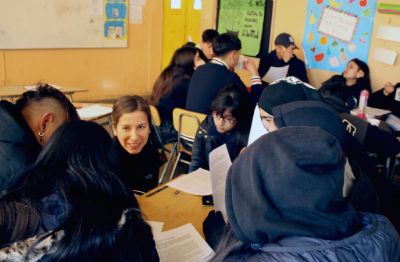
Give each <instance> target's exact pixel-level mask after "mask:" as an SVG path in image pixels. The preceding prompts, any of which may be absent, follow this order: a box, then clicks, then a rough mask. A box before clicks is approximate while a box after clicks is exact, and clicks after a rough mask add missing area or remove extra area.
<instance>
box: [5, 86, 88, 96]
mask: <svg viewBox="0 0 400 262" xmlns="http://www.w3.org/2000/svg"><path fill="white" fill-rule="evenodd" d="M26 91H29V90H27V89H26V88H25V86H6V87H2V88H0V97H2V98H3V97H4V98H12V97H18V96H20V95H22V94H23V93H25V92H26ZM60 91H61V92H63V93H65V94H73V93H76V92H85V91H89V90H88V89H86V88H79V87H64V86H63V87H62V88H61V89H60Z"/></svg>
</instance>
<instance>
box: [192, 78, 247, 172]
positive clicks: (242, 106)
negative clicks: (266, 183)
mask: <svg viewBox="0 0 400 262" xmlns="http://www.w3.org/2000/svg"><path fill="white" fill-rule="evenodd" d="M243 92H245V91H241V90H240V88H238V87H237V86H236V85H228V86H226V87H225V88H223V89H222V90H221V91H220V92H219V94H218V95H217V96H216V98H215V99H214V101H213V103H212V105H211V112H212V113H211V114H210V115H208V116H207V118H206V119H205V120H204V121H203V122H202V123H201V125H200V127H199V129H198V130H197V133H196V137H195V140H194V144H193V150H192V160H191V162H190V167H189V172H192V171H195V170H196V169H198V168H200V167H201V168H203V169H209V154H210V152H211V151H212V150H213V149H215V148H217V147H219V146H221V145H223V144H226V146H227V149H228V153H229V156H230V158H231V160H232V161H233V160H235V158H236V157H237V156H238V155H239V152H240V150H241V149H242V148H243V147H244V146H246V144H247V138H248V135H249V128H250V121H251V117H250V116H251V111H250V109H251V106H250V100H249V98H248V96H247V94H245V93H243Z"/></svg>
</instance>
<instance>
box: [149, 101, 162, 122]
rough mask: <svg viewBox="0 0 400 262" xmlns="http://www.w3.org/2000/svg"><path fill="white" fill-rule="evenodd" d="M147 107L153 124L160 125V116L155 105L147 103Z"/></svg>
mask: <svg viewBox="0 0 400 262" xmlns="http://www.w3.org/2000/svg"><path fill="white" fill-rule="evenodd" d="M149 107H150V113H151V119H152V121H153V124H154V125H155V126H160V125H161V117H160V113H159V112H158V109H157V107H155V106H153V105H149Z"/></svg>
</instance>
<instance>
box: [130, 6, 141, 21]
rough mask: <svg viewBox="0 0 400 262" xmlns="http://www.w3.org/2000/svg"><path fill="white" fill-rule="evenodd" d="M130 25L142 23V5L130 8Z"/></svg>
mask: <svg viewBox="0 0 400 262" xmlns="http://www.w3.org/2000/svg"><path fill="white" fill-rule="evenodd" d="M129 23H130V24H141V23H142V5H139V4H136V5H130V6H129Z"/></svg>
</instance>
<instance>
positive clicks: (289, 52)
mask: <svg viewBox="0 0 400 262" xmlns="http://www.w3.org/2000/svg"><path fill="white" fill-rule="evenodd" d="M295 48H296V47H295V46H294V45H290V46H288V47H284V46H283V45H279V46H276V52H277V53H278V57H279V58H281V59H283V60H284V61H285V62H286V63H287V62H289V60H290V59H292V57H293V54H294V49H295Z"/></svg>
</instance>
